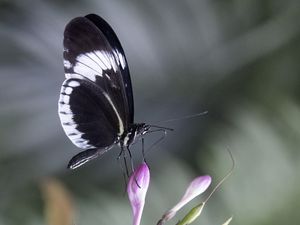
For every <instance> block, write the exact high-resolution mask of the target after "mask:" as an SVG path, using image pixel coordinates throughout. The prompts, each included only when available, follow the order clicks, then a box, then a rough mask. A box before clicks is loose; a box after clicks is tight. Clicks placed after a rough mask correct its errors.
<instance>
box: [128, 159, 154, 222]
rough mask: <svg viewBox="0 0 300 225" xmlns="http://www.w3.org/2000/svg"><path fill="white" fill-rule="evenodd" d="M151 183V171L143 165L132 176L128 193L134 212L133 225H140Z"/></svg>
mask: <svg viewBox="0 0 300 225" xmlns="http://www.w3.org/2000/svg"><path fill="white" fill-rule="evenodd" d="M149 183H150V171H149V168H148V166H147V164H146V163H142V164H141V165H140V166H139V167H138V168H137V169H136V170H135V171H134V172H133V173H132V174H131V176H130V178H129V181H128V185H127V193H128V198H129V201H130V204H131V207H132V212H133V225H139V224H140V222H141V218H142V213H143V209H144V205H145V198H146V193H147V190H148V186H149Z"/></svg>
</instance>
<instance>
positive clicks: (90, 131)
mask: <svg viewBox="0 0 300 225" xmlns="http://www.w3.org/2000/svg"><path fill="white" fill-rule="evenodd" d="M103 93H104V91H103V89H102V88H101V87H99V86H98V85H96V84H95V83H93V82H91V81H89V80H87V79H86V80H85V79H78V78H70V79H67V80H65V81H64V83H63V84H62V87H61V92H60V98H59V102H58V112H59V117H60V120H61V124H62V127H63V129H64V131H65V133H66V135H67V136H68V137H69V139H70V140H71V141H72V142H73V144H75V145H76V146H77V147H79V148H82V149H91V148H105V147H109V146H111V145H112V144H113V143H114V142H115V141H116V140H117V132H118V129H119V127H118V118H117V117H116V116H115V110H114V108H113V106H112V105H111V103H110V102H109V101H108V100H107V99H106V96H105V95H104V94H103Z"/></svg>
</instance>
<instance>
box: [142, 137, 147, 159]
mask: <svg viewBox="0 0 300 225" xmlns="http://www.w3.org/2000/svg"><path fill="white" fill-rule="evenodd" d="M142 155H143V161H144V162H145V163H146V164H147V161H146V155H145V140H144V138H142Z"/></svg>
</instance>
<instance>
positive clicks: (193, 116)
mask: <svg viewBox="0 0 300 225" xmlns="http://www.w3.org/2000/svg"><path fill="white" fill-rule="evenodd" d="M207 113H208V111H204V112H201V113H196V114H193V115H187V116H183V117H179V118H173V119H169V120H162V121H158V122H157V123H168V122H173V121H178V120H185V119H192V118H195V117H199V116H203V115H206V114H207Z"/></svg>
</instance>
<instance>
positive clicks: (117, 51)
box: [85, 14, 134, 123]
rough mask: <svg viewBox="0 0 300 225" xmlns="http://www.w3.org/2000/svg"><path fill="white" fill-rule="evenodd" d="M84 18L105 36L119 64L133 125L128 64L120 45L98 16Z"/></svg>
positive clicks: (91, 15) (107, 25) (106, 24)
mask: <svg viewBox="0 0 300 225" xmlns="http://www.w3.org/2000/svg"><path fill="white" fill-rule="evenodd" d="M85 17H86V18H88V19H89V20H91V21H92V22H93V23H94V24H95V25H96V26H97V27H98V28H99V29H100V30H101V31H102V33H103V34H104V35H105V37H106V39H107V40H108V42H109V44H110V46H111V47H112V49H113V52H114V55H115V57H116V58H117V61H118V62H120V63H119V67H120V70H121V74H122V79H123V82H124V85H125V92H126V96H127V102H128V108H129V115H130V118H129V119H130V122H131V123H133V117H134V102H133V93H132V85H131V79H130V73H129V68H128V63H127V60H126V56H125V53H124V50H123V48H122V45H121V43H120V41H119V39H118V37H117V35H116V33H115V32H114V30H113V29H112V28H111V26H110V25H109V24H108V23H107V22H106V21H105V20H104V19H102V18H101V17H100V16H98V15H95V14H89V15H86V16H85Z"/></svg>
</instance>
